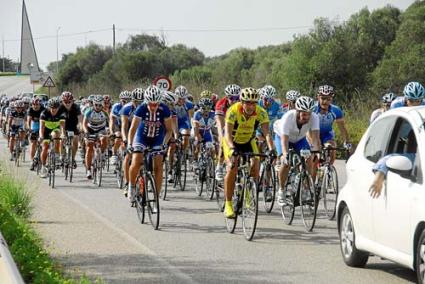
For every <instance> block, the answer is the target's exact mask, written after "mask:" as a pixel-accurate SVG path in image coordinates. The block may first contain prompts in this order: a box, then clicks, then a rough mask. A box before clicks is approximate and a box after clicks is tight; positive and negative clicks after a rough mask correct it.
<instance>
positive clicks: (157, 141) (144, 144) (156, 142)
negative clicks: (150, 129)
mask: <svg viewBox="0 0 425 284" xmlns="http://www.w3.org/2000/svg"><path fill="white" fill-rule="evenodd" d="M163 142H164V136H157V137H146V136H143V135H141V136H136V137H134V140H133V144H132V145H133V149H134V150H133V152H136V153H137V152H139V153H140V152H143V151H144V150H145V149H147V148H150V149H152V150H154V152H160V151H162V150H163V147H162V144H163Z"/></svg>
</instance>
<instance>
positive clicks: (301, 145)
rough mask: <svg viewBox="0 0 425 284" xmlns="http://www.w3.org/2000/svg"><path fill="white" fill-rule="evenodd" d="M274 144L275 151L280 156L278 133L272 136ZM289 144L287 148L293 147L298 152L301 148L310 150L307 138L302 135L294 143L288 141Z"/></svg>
mask: <svg viewBox="0 0 425 284" xmlns="http://www.w3.org/2000/svg"><path fill="white" fill-rule="evenodd" d="M274 145H275V147H276V152H277V156H278V157H279V156H281V155H282V153H283V152H282V143H281V140H280V136H279V135H275V136H274ZM288 145H289V149H291V148H292V149H294V150H295V151H296V152H297V153H298V154H299V153H300V151H301V150H303V149H309V150H310V144H308V141H307V138H306V137H304V138H303V139H301V140H299V141H297V142H295V143H291V142H289V143H288Z"/></svg>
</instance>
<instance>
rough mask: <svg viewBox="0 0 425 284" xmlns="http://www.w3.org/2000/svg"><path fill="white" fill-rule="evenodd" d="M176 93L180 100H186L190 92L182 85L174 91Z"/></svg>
mask: <svg viewBox="0 0 425 284" xmlns="http://www.w3.org/2000/svg"><path fill="white" fill-rule="evenodd" d="M174 93H175V94H176V96H177V97H178V98H186V96H187V95H188V93H189V92H188V91H187V89H186V87H185V86H182V85H180V86H178V87H177V88H176V89H175V90H174Z"/></svg>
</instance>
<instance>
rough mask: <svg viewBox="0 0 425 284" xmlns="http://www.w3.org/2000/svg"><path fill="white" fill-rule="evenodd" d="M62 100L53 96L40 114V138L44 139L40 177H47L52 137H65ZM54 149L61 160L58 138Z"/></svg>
mask: <svg viewBox="0 0 425 284" xmlns="http://www.w3.org/2000/svg"><path fill="white" fill-rule="evenodd" d="M59 106H60V101H59V100H58V99H56V98H52V99H50V100H49V101H48V102H47V108H46V109H45V110H44V111H43V112H42V113H41V115H40V131H39V140H41V141H42V143H43V145H42V150H41V157H40V158H41V164H42V168H41V174H40V177H42V178H45V177H47V168H46V161H47V154H48V150H49V143H50V140H51V139H57V138H64V137H65V119H66V118H65V115H64V114H63V113H60V112H59ZM53 143H54V151H55V153H56V154H57V155H56V162H57V163H59V162H60V151H61V147H60V143H59V142H58V141H57V140H54V141H53Z"/></svg>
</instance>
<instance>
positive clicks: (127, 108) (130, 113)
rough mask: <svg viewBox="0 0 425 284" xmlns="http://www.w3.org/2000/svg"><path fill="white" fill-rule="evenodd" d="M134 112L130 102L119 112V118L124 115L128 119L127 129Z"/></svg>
mask: <svg viewBox="0 0 425 284" xmlns="http://www.w3.org/2000/svg"><path fill="white" fill-rule="evenodd" d="M135 110H136V107H135V106H134V105H133V103H132V102H129V103H127V104H125V105H124V106H123V107H122V108H121V111H120V116H121V115H124V116H127V117H128V128H130V125H131V121H132V119H133V114H134V111H135Z"/></svg>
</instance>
